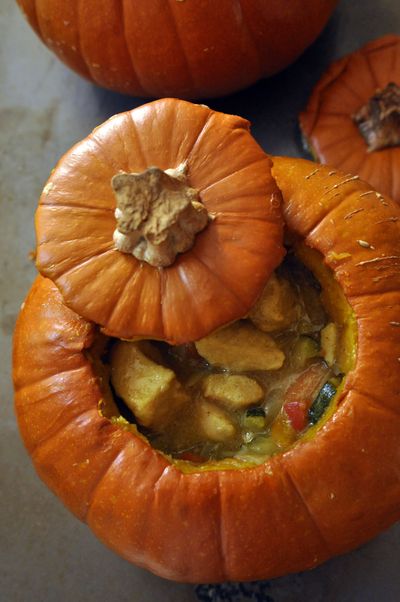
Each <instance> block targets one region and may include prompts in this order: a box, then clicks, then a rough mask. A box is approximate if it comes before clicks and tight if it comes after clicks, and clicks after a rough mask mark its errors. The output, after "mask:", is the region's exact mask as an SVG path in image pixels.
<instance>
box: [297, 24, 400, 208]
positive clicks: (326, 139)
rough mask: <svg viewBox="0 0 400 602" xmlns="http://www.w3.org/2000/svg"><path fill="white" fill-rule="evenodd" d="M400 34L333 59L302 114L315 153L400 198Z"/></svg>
mask: <svg viewBox="0 0 400 602" xmlns="http://www.w3.org/2000/svg"><path fill="white" fill-rule="evenodd" d="M399 86H400V36H398V35H386V36H383V37H381V38H378V39H376V40H374V41H372V42H370V43H369V44H367V45H366V46H364V47H363V48H361V49H360V50H358V51H357V52H354V53H352V54H350V55H348V56H346V57H344V58H342V59H340V60H339V61H336V62H335V63H333V64H332V65H331V66H330V68H329V69H328V71H327V72H326V73H325V74H324V75H323V76H322V78H321V80H320V81H319V83H318V84H317V85H316V87H315V89H314V90H313V92H312V94H311V97H310V99H309V102H308V105H307V108H306V109H305V110H304V111H303V112H302V113H301V114H300V127H301V129H302V132H303V134H304V137H305V139H306V142H307V144H308V145H309V146H310V149H311V152H312V154H313V155H314V156H315V158H316V159H318V160H319V161H320V162H322V163H328V164H329V165H333V166H335V167H338V168H340V169H341V170H345V171H348V172H350V173H354V174H355V173H356V174H358V175H359V176H360V177H361V178H362V179H364V180H366V181H368V182H369V183H370V184H371V185H372V186H373V187H374V188H376V189H377V190H379V191H381V192H383V193H384V194H388V195H389V196H391V197H392V198H394V199H395V200H396V201H398V202H400V178H399V177H398V176H397V174H398V172H399V169H400V105H399V100H400V88H399Z"/></svg>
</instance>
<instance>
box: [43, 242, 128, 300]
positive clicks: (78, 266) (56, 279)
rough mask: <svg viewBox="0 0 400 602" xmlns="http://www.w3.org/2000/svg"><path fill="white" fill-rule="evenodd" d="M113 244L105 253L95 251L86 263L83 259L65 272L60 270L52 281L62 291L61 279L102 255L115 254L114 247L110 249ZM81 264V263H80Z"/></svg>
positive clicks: (44, 270)
mask: <svg viewBox="0 0 400 602" xmlns="http://www.w3.org/2000/svg"><path fill="white" fill-rule="evenodd" d="M111 244H112V243H109V245H108V248H107V249H105V250H104V251H100V252H99V251H98V249H96V250H93V255H90V257H87V258H85V260H84V261H81V258H78V259H77V260H76V261H77V263H74V265H72V266H71V267H69V268H68V269H67V270H65V271H63V270H60V271H59V272H57V273H56V275H53V276H52V277H51V278H50V279H51V280H52V279H53V278H54V282H55V284H56V285H57V288H58V289H59V290H61V288H64V287H60V285H59V283H58V280H59V279H60V278H64V277H65V276H68V275H69V274H70V273H71V272H74V271H75V270H77V269H79V268H82V267H85V266H86V265H87V264H88V263H89V262H90V261H92V260H95V259H97V258H98V257H101V256H102V255H107V253H115V252H116V251H115V249H114V248H113V247H111V248H110V245H111ZM79 262H81V263H79ZM41 271H42V272H43V274H44V275H46V272H47V268H44V269H42V270H41Z"/></svg>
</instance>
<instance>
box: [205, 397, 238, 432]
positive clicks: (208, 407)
mask: <svg viewBox="0 0 400 602" xmlns="http://www.w3.org/2000/svg"><path fill="white" fill-rule="evenodd" d="M196 418H197V425H198V429H199V431H200V432H201V434H202V435H203V436H204V437H205V438H206V439H209V440H210V441H215V442H222V441H228V440H229V439H233V438H234V437H235V435H236V427H235V425H234V424H233V422H232V420H231V419H230V418H229V416H228V415H227V414H226V413H225V412H224V411H223V410H221V409H220V408H218V407H217V406H215V405H214V404H212V403H209V402H208V401H201V402H200V403H199V404H198V406H197V412H196Z"/></svg>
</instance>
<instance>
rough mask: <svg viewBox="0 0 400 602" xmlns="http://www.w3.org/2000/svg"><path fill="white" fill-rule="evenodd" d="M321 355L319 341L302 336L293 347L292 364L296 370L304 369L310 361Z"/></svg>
mask: <svg viewBox="0 0 400 602" xmlns="http://www.w3.org/2000/svg"><path fill="white" fill-rule="evenodd" d="M318 354H319V345H318V343H317V341H316V340H315V339H313V338H311V337H308V336H300V337H299V338H298V339H297V341H296V343H295V344H294V346H293V351H292V364H293V366H294V367H295V368H304V367H305V366H306V364H307V362H308V360H310V359H312V358H313V357H316V356H317V355H318Z"/></svg>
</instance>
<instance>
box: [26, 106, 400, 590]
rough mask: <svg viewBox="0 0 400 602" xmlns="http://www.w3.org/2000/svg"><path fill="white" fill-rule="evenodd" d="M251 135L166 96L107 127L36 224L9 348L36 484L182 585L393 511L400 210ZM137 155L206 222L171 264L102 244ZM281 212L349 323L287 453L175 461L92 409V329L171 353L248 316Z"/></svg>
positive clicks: (304, 550)
mask: <svg viewBox="0 0 400 602" xmlns="http://www.w3.org/2000/svg"><path fill="white" fill-rule="evenodd" d="M247 128H248V124H247V122H245V120H242V119H240V118H238V117H232V116H223V115H221V114H218V113H215V112H213V111H211V110H210V109H208V108H206V107H204V106H198V105H196V106H194V105H189V103H186V102H184V101H177V100H163V101H158V102H155V103H151V104H149V105H147V106H143V107H140V108H139V109H136V110H135V111H132V112H128V113H125V114H122V115H119V116H116V117H114V118H112V119H111V120H109V121H108V122H106V123H105V124H104V125H103V126H101V127H100V128H98V129H97V130H95V132H94V133H93V134H92V135H91V136H89V137H88V138H87V139H86V140H84V141H83V142H81V143H80V144H78V145H76V146H75V147H74V149H72V151H70V152H69V153H67V154H66V155H65V157H64V158H63V159H61V161H60V163H59V164H58V166H57V167H56V169H55V171H54V172H53V174H52V176H51V178H50V180H49V182H48V184H47V185H46V187H45V189H44V192H43V195H42V198H41V204H40V208H39V210H38V213H37V222H36V224H37V234H38V267H39V269H40V271H41V272H42V274H43V275H44V276H45V277H43V275H41V276H39V277H38V279H37V280H36V282H35V283H34V285H33V288H32V290H31V292H30V294H29V296H28V298H27V300H26V302H25V304H24V306H23V309H22V311H21V314H20V317H19V320H18V323H17V328H16V333H15V339H14V382H15V388H16V411H17V415H18V421H19V427H20V430H21V434H22V436H23V439H24V442H25V445H26V447H27V449H28V452H29V453H30V454H31V456H32V459H33V462H34V464H35V467H36V469H37V471H38V473H39V475H40V476H41V478H42V479H43V480H44V481H45V482H46V483H47V485H48V486H49V487H50V488H51V489H52V491H54V492H55V493H56V494H57V495H58V496H59V497H60V498H61V499H62V501H63V502H64V503H65V504H66V506H67V507H68V508H69V509H70V510H71V511H72V512H73V513H74V514H75V515H76V516H77V517H79V518H80V519H82V520H85V521H86V522H87V523H88V524H89V525H90V527H91V529H92V530H93V531H94V532H95V534H96V535H97V536H98V537H99V538H100V539H101V540H102V541H103V542H105V543H106V544H107V545H109V546H110V547H111V548H113V549H114V550H115V551H117V552H118V553H119V554H121V555H122V556H123V557H125V558H126V559H128V560H129V561H131V562H134V563H136V564H138V565H140V566H143V567H146V568H148V569H150V570H152V571H153V572H155V573H157V574H159V575H162V576H163V577H167V578H170V579H176V580H180V581H192V582H210V581H213V582H214V581H223V580H254V579H258V578H268V577H273V576H278V575H282V574H285V573H288V572H293V571H299V570H304V569H307V568H312V567H314V566H316V565H318V564H319V563H321V562H323V561H324V560H326V559H327V558H329V557H331V556H333V555H335V554H339V553H342V552H345V551H348V550H350V549H352V548H354V547H356V546H358V545H360V544H361V543H362V542H364V541H366V540H367V539H368V538H370V537H372V536H374V535H375V534H377V533H378V532H379V531H380V530H382V529H384V528H386V527H388V526H389V525H390V524H391V523H393V522H394V521H395V520H398V519H399V518H400V504H399V501H400V478H399V474H400V466H399V454H398V441H399V437H400V418H399V412H398V408H399V402H400V373H399V369H398V366H399V357H400V271H399V261H400V242H399V241H400V236H399V234H400V231H399V229H400V226H399V224H400V208H399V206H398V205H397V204H396V203H395V202H394V201H392V200H391V199H390V198H388V197H384V196H382V195H381V194H379V193H376V192H375V191H374V190H373V189H371V187H370V186H369V185H368V184H366V183H365V182H362V181H360V180H359V178H358V177H357V176H349V175H346V174H344V173H342V172H337V171H335V170H333V169H331V168H329V167H324V166H320V165H316V164H314V163H312V162H309V161H304V160H299V159H283V158H274V159H273V160H272V163H271V160H270V159H269V158H268V157H267V156H266V155H264V154H263V152H262V150H261V149H260V148H259V147H258V145H257V144H256V143H255V142H254V141H253V140H252V139H251V137H250V135H249V133H248V129H247ZM172 131H174V133H175V135H174V136H173V135H171V132H172ZM148 162H150V164H151V163H154V162H157V163H158V164H159V165H160V167H161V168H163V169H170V168H171V167H176V166H177V165H178V164H180V163H182V162H184V163H186V164H187V172H186V177H187V179H188V181H189V184H190V186H193V187H196V188H197V189H198V190H199V191H200V196H201V200H202V202H203V203H204V206H205V207H206V208H207V209H208V210H209V211H210V212H214V213H215V216H214V218H213V220H211V221H210V222H209V224H208V226H207V228H206V229H205V230H204V231H201V232H200V233H199V234H198V236H197V239H196V241H195V243H194V245H193V246H192V248H191V249H190V250H189V251H187V253H186V254H181V255H180V256H179V257H178V259H176V262H175V263H174V264H173V265H171V266H169V267H167V268H164V267H162V268H152V267H151V266H147V267H146V266H144V265H140V264H139V261H138V260H137V259H135V258H133V257H132V256H128V255H121V257H119V256H118V251H116V250H115V248H114V245H113V229H114V227H115V223H114V221H113V214H114V209H115V199H113V196H112V191H111V186H110V177H111V176H112V175H113V174H115V173H117V172H118V170H121V169H122V170H124V169H130V170H136V169H140V170H143V169H145V168H146V167H148V165H149V163H148ZM279 190H280V191H281V193H282V196H283V202H282V204H281V205H280V203H279V201H280V199H281V196H280V192H279ZM277 200H278V203H276V201H277ZM280 209H282V213H283V218H284V221H285V224H286V227H287V229H288V231H289V232H290V233H291V236H292V237H293V238H294V239H295V240H296V241H301V243H300V244H301V245H302V248H303V252H304V253H305V255H304V256H305V258H307V256H310V257H311V258H313V259H310V268H311V270H312V271H314V272H315V274H316V275H317V277H318V276H319V274H318V272H319V271H321V270H322V271H321V278H319V279H320V282H321V283H322V285H323V286H324V290H326V293H327V296H328V298H329V297H330V298H331V301H332V302H333V304H335V303H336V306H337V307H338V308H339V310H340V307H339V306H340V303H342V302H343V303H344V304H345V306H346V308H347V309H346V312H347V314H348V315H349V316H350V317H349V318H348V320H349V324H350V326H349V329H350V330H351V331H352V333H353V335H354V337H353V338H352V340H353V342H351V338H350V339H349V342H348V343H347V344H346V345H348V346H350V347H351V349H350V351H351V355H352V360H351V362H350V363H349V365H348V369H346V377H345V380H344V382H343V387H342V389H341V391H340V394H339V395H338V397H337V401H336V404H335V406H334V407H332V408H331V410H332V411H331V412H330V414H329V415H327V416H326V417H325V419H324V420H322V423H320V424H317V425H316V428H315V429H314V430H313V431H309V432H308V433H306V434H305V435H304V437H302V438H301V439H300V440H298V441H297V442H296V443H295V444H294V445H292V446H291V447H290V448H289V449H287V450H286V451H285V452H284V453H279V454H276V455H274V456H273V457H271V458H268V459H267V460H266V461H265V462H263V463H262V464H259V465H257V466H247V467H246V468H238V467H233V468H232V466H231V467H230V469H227V468H226V467H223V466H213V467H211V468H212V469H210V467H209V466H207V464H206V465H203V466H196V465H192V464H190V462H187V463H186V469H184V468H183V467H182V462H181V463H179V462H176V461H175V460H174V459H172V458H171V457H168V455H165V454H163V453H160V452H159V451H158V450H157V449H155V448H154V447H152V445H151V444H150V442H149V440H148V439H146V438H145V437H144V436H143V435H141V434H140V433H138V431H137V430H135V429H134V428H131V429H129V428H126V427H124V426H123V425H122V424H121V423H119V422H115V421H114V422H113V421H112V420H111V419H109V418H108V417H107V415H105V414H104V413H102V412H101V411H99V410H100V404H101V402H102V400H103V392H102V388H101V378H99V375H98V374H97V373H96V369H95V366H94V364H93V362H92V361H91V359H90V357H91V356H90V353H89V350H90V348H91V347H92V345H93V340H94V337H95V332H96V327H95V323H97V324H101V325H103V327H105V329H106V331H107V332H108V333H109V334H110V333H111V334H113V335H114V336H119V337H122V338H129V337H132V336H134V335H135V334H136V335H140V334H142V335H143V334H146V335H147V336H152V337H160V338H164V339H167V340H172V341H177V340H178V341H183V340H190V338H192V339H196V338H197V337H200V336H203V335H204V334H205V333H206V332H209V331H211V330H213V329H215V328H218V327H219V326H221V325H223V324H224V323H226V322H229V321H231V320H232V319H235V318H237V317H243V316H244V315H246V312H247V311H248V307H249V305H251V304H252V303H253V302H254V300H255V297H256V296H257V290H259V289H260V287H262V282H263V281H265V280H266V279H267V278H268V276H269V274H270V273H271V271H272V269H273V268H274V267H275V266H276V265H277V263H279V261H280V259H281V258H282V248H281V238H282V231H281V226H282V223H281V222H282V215H281V212H280ZM206 242H208V244H210V250H209V251H207V248H208V247H207V245H206ZM232 261H233V262H234V263H235V262H236V265H235V266H234V267H233V268H232V263H231V262H232ZM323 263H325V265H326V266H327V268H329V270H327V268H326V267H325V268H324V266H323ZM323 270H325V273H326V274H329V277H328V278H326V277H325V276H323V275H322V274H323V273H324V272H323ZM152 272H159V278H160V281H161V282H162V286H160V285H159V284H160V281H159V280H157V278H156V277H155V273H154V274H152ZM323 278H325V282H323ZM52 280H53V282H52ZM335 287H336V289H337V290H339V293H340V294H339V295H336V293H334V292H333V291H334V290H335ZM224 289H225V293H226V296H225V297H224V298H223V297H222V293H223V292H224ZM135 292H136V294H134V293H135ZM209 294H211V295H214V296H213V297H211V298H210V297H209ZM334 311H335V309H334V308H333V312H334ZM137 314H141V316H142V317H140V316H139V317H137ZM82 316H83V317H82ZM200 318H201V319H200ZM346 319H347V318H346ZM354 338H357V342H356V343H354ZM33 349H34V350H35V353H32V350H33Z"/></svg>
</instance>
